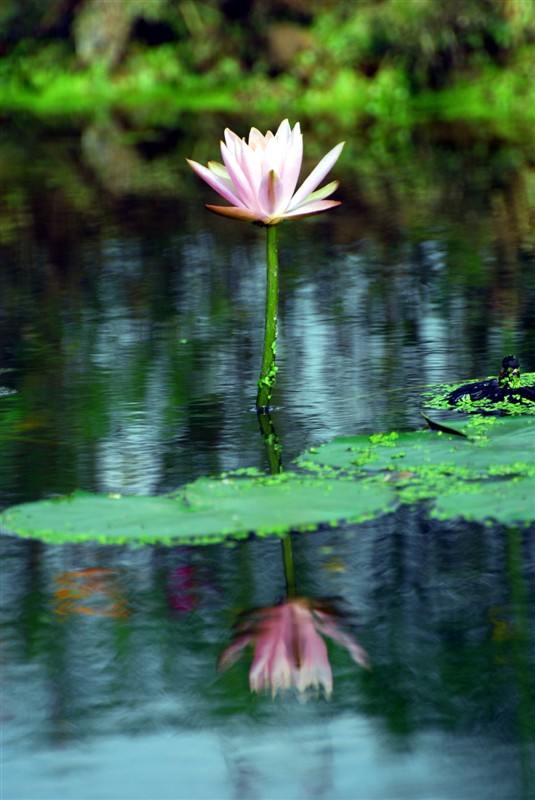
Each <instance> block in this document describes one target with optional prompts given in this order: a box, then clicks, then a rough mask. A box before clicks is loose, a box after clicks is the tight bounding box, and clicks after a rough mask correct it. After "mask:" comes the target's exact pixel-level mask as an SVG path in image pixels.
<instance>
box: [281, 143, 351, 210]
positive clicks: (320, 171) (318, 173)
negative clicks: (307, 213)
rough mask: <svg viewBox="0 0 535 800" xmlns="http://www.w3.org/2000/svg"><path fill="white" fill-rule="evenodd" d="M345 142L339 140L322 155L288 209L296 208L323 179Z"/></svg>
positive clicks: (334, 162)
mask: <svg viewBox="0 0 535 800" xmlns="http://www.w3.org/2000/svg"><path fill="white" fill-rule="evenodd" d="M344 144H345V142H341V143H340V144H337V145H336V147H333V149H332V150H330V151H329V152H328V153H327V155H325V156H323V158H322V159H321V161H320V163H319V164H318V165H317V167H315V168H314V169H313V170H312V172H311V173H310V175H309V176H308V178H307V179H306V180H305V181H304V182H303V184H302V185H301V187H300V188H299V189H298V190H297V192H296V193H295V194H294V196H293V197H292V201H291V203H290V206H289V209H288V210H289V211H292V210H293V209H295V208H297V207H298V206H299V205H300V204H301V203H303V201H305V200H306V199H307V197H308V196H309V195H310V194H311V192H313V191H314V189H315V188H316V186H317V185H318V184H319V183H320V182H321V181H322V180H323V178H324V177H325V176H326V175H327V173H328V172H329V170H331V169H332V168H333V166H334V165H335V164H336V162H337V160H338V158H339V156H340V153H341V152H342V149H343V147H344Z"/></svg>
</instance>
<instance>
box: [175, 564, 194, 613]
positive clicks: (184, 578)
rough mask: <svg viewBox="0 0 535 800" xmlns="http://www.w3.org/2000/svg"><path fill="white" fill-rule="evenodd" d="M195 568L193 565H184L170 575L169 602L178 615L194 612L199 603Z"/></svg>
mask: <svg viewBox="0 0 535 800" xmlns="http://www.w3.org/2000/svg"><path fill="white" fill-rule="evenodd" d="M195 578H196V575H195V567H194V566H193V564H183V565H182V566H180V567H176V568H175V569H174V570H172V572H171V573H170V575H169V586H168V595H167V596H168V601H169V606H170V608H171V609H172V610H173V611H176V612H177V613H178V614H186V613H188V612H189V611H193V610H194V609H195V607H196V606H197V603H198V597H197V594H196V589H197V583H196V580H195Z"/></svg>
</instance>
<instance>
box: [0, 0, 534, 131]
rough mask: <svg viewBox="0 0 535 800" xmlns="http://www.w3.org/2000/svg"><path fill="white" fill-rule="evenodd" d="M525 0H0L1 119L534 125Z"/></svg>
mask: <svg viewBox="0 0 535 800" xmlns="http://www.w3.org/2000/svg"><path fill="white" fill-rule="evenodd" d="M534 42H535V2H532V0H116V1H115V2H109V0H46V1H45V0H3V2H2V4H1V7H0V52H1V54H2V56H3V59H2V66H1V75H0V77H1V87H2V104H3V107H4V109H6V110H7V111H8V112H9V111H11V112H13V111H16V110H26V111H30V112H32V113H37V114H46V115H62V114H68V115H72V114H74V115H80V116H88V115H89V116H94V115H95V114H97V113H98V112H99V111H102V110H103V109H106V110H108V109H110V108H113V109H114V110H116V111H121V112H123V113H125V114H127V115H129V116H132V117H133V118H134V122H136V123H141V124H143V123H145V124H147V123H148V124H164V125H173V124H174V121H175V120H176V117H177V115H178V114H180V113H181V112H183V111H185V110H188V111H223V112H226V113H231V112H232V113H238V114H239V113H243V112H244V111H247V112H254V113H255V114H258V115H264V114H265V115H266V116H267V115H273V114H274V113H275V112H276V115H277V116H280V113H282V114H283V115H289V116H291V117H292V118H293V119H295V117H296V115H299V117H301V118H302V117H303V116H305V117H306V116H307V115H311V116H314V115H320V114H321V115H322V116H324V115H325V114H332V115H334V116H336V118H337V123H338V124H340V123H342V124H348V125H351V126H354V125H358V126H362V127H369V126H370V125H373V124H374V123H380V124H381V125H385V126H387V127H388V128H398V129H399V128H405V129H406V128H407V127H412V126H413V125H414V124H417V123H419V122H422V121H427V120H429V119H437V118H438V119H442V120H448V121H450V120H459V119H462V120H463V121H465V122H466V121H473V122H475V123H477V124H483V123H484V124H486V125H488V126H490V127H491V128H492V129H493V130H494V129H495V130H497V131H499V132H500V134H501V135H505V136H506V137H507V138H517V139H518V138H519V137H521V138H524V137H526V136H528V135H529V131H530V128H531V126H532V125H533V122H534V121H535V102H534V100H535V97H534V94H533V84H534V77H535V70H534V58H533V45H534Z"/></svg>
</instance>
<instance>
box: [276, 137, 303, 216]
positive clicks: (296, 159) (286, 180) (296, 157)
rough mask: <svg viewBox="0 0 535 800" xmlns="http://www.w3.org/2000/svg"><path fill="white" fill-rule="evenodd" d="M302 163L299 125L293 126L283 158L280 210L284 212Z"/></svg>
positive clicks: (301, 139) (301, 138) (301, 141)
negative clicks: (282, 188)
mask: <svg viewBox="0 0 535 800" xmlns="http://www.w3.org/2000/svg"><path fill="white" fill-rule="evenodd" d="M302 163H303V135H302V133H301V129H300V127H299V123H297V125H296V126H295V128H294V129H293V131H292V134H291V136H290V140H289V143H288V149H287V152H286V155H285V157H284V161H283V164H282V169H281V174H280V177H281V180H282V183H283V186H284V191H283V193H282V197H281V206H282V210H284V211H285V210H286V209H287V208H288V206H289V205H290V202H291V200H292V195H293V193H294V192H295V187H296V186H297V181H298V180H299V174H300V172H301V165H302Z"/></svg>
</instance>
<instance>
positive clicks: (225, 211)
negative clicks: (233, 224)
mask: <svg viewBox="0 0 535 800" xmlns="http://www.w3.org/2000/svg"><path fill="white" fill-rule="evenodd" d="M206 208H207V209H208V211H212V213H214V214H219V216H220V217H232V218H233V219H241V220H244V221H245V222H263V221H264V220H263V219H261V217H259V215H258V214H257V213H256V212H255V211H249V210H248V209H246V208H243V206H210V205H207V206H206ZM266 224H269V223H266Z"/></svg>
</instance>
